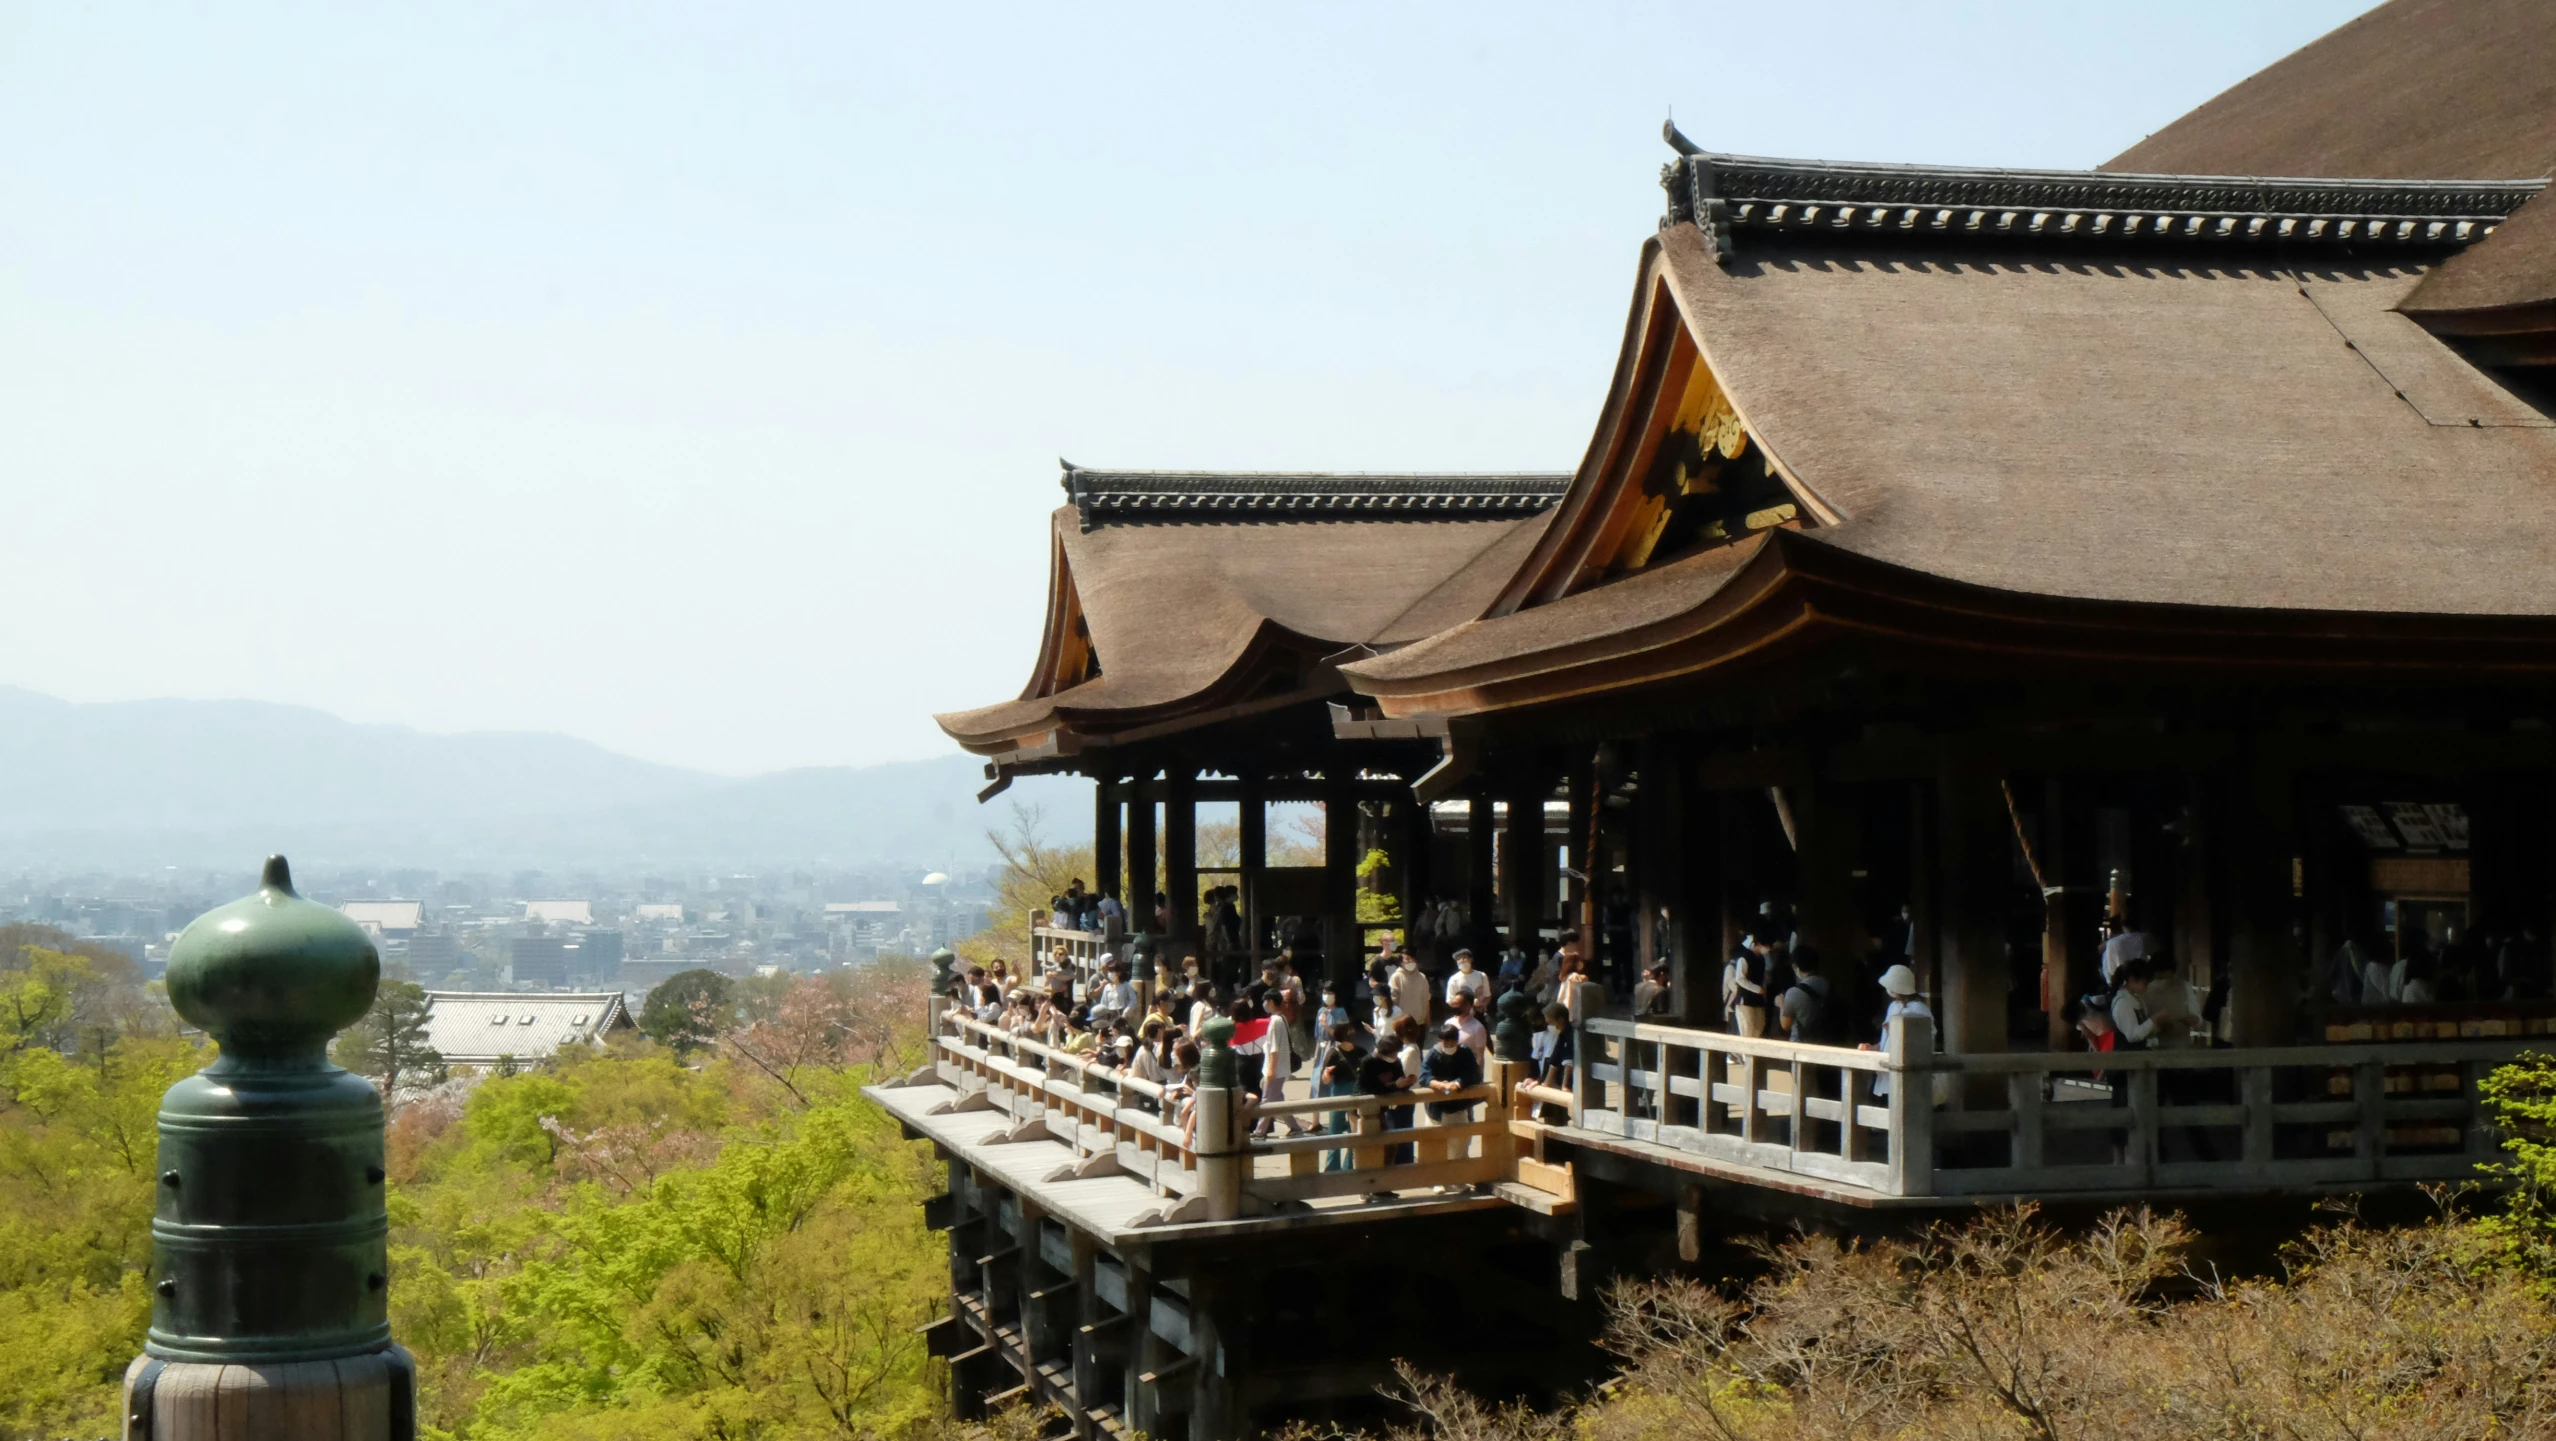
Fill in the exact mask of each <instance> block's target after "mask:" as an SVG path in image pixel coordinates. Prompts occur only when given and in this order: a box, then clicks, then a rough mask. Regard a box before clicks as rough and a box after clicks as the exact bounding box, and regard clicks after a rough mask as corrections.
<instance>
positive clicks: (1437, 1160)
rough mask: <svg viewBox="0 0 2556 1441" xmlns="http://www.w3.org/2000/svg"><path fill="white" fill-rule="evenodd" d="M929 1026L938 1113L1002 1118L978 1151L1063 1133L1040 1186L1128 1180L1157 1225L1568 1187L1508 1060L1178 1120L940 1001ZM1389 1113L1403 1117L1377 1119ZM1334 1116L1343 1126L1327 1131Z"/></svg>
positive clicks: (1109, 1071)
mask: <svg viewBox="0 0 2556 1441" xmlns="http://www.w3.org/2000/svg"><path fill="white" fill-rule="evenodd" d="M934 1032H935V1034H934V1038H933V1044H934V1063H935V1069H936V1070H937V1072H938V1073H939V1076H940V1079H941V1080H942V1081H943V1082H944V1083H945V1084H948V1085H950V1086H952V1087H953V1088H955V1089H956V1090H958V1092H959V1095H958V1096H956V1097H954V1098H953V1099H952V1100H950V1101H948V1102H945V1103H943V1109H945V1110H949V1111H965V1110H997V1111H1000V1112H1002V1113H1003V1114H1004V1115H1005V1116H1006V1117H1007V1118H1008V1120H1009V1124H1008V1125H1006V1126H1005V1127H1004V1128H1003V1129H1001V1130H999V1131H997V1132H996V1133H995V1134H994V1135H992V1136H991V1137H989V1138H987V1139H986V1140H985V1141H984V1142H982V1143H981V1144H987V1145H1002V1144H1009V1143H1012V1142H1017V1141H1028V1140H1052V1141H1058V1142H1062V1143H1064V1144H1066V1145H1068V1146H1070V1147H1071V1148H1072V1149H1073V1151H1074V1154H1075V1160H1074V1161H1073V1162H1072V1163H1070V1164H1069V1165H1067V1166H1065V1167H1063V1168H1061V1169H1060V1170H1059V1171H1057V1172H1056V1173H1055V1174H1054V1175H1052V1176H1050V1177H1049V1179H1051V1180H1063V1179H1067V1178H1068V1177H1073V1178H1086V1177H1091V1176H1100V1175H1108V1174H1113V1173H1123V1174H1126V1175H1130V1176H1133V1177H1136V1178H1137V1179H1139V1180H1142V1181H1144V1182H1146V1183H1148V1184H1149V1185H1151V1186H1152V1187H1153V1188H1154V1192H1155V1194H1157V1195H1159V1196H1163V1197H1165V1198H1166V1200H1167V1203H1168V1204H1167V1205H1166V1206H1165V1207H1164V1208H1163V1210H1162V1211H1161V1212H1160V1213H1159V1214H1158V1215H1157V1216H1156V1217H1155V1218H1154V1219H1155V1220H1156V1221H1158V1222H1161V1223H1166V1224H1168V1223H1173V1222H1180V1221H1189V1220H1230V1219H1236V1218H1239V1217H1242V1216H1246V1215H1252V1214H1265V1213H1268V1212H1271V1211H1275V1210H1279V1209H1283V1208H1286V1207H1288V1206H1290V1205H1297V1204H1301V1203H1306V1202H1312V1201H1316V1200H1321V1199H1325V1198H1336V1197H1349V1196H1357V1197H1367V1196H1376V1195H1382V1194H1386V1193H1389V1192H1400V1191H1410V1190H1416V1189H1420V1188H1424V1187H1432V1186H1465V1185H1488V1184H1492V1183H1497V1182H1509V1181H1518V1182H1522V1183H1523V1184H1525V1185H1528V1186H1529V1187H1532V1188H1535V1189H1537V1190H1539V1191H1540V1192H1542V1193H1544V1194H1548V1195H1554V1196H1559V1197H1563V1198H1567V1197H1568V1196H1569V1195H1570V1178H1569V1174H1568V1171H1567V1169H1566V1168H1563V1167H1558V1166H1548V1165H1544V1164H1542V1161H1541V1137H1542V1134H1543V1132H1544V1129H1545V1128H1544V1127H1543V1126H1542V1125H1541V1124H1540V1123H1538V1122H1537V1121H1535V1120H1534V1118H1533V1116H1532V1114H1531V1112H1532V1111H1533V1109H1534V1108H1535V1107H1536V1106H1537V1105H1538V1104H1540V1103H1542V1102H1545V1101H1549V1100H1550V1099H1551V1098H1553V1097H1556V1096H1561V1095H1562V1093H1560V1092H1554V1091H1542V1090H1540V1088H1536V1087H1531V1086H1527V1085H1524V1084H1523V1079H1524V1068H1523V1067H1522V1066H1518V1065H1516V1064H1514V1063H1508V1062H1494V1063H1493V1071H1494V1073H1495V1074H1494V1079H1493V1080H1492V1081H1489V1082H1486V1083H1484V1084H1482V1085H1478V1086H1473V1087H1469V1088H1467V1089H1464V1090H1459V1091H1453V1092H1449V1093H1445V1094H1439V1093H1437V1092H1432V1091H1425V1090H1415V1091H1412V1092H1409V1093H1406V1094H1404V1095H1401V1096H1397V1097H1392V1098H1388V1097H1384V1096H1367V1095H1355V1096H1320V1097H1313V1098H1309V1099H1305V1100H1295V1101H1276V1102H1271V1103H1269V1104H1266V1105H1259V1104H1254V1103H1252V1102H1250V1101H1249V1100H1248V1099H1247V1098H1245V1097H1242V1096H1240V1095H1238V1094H1234V1093H1228V1092H1224V1091H1218V1090H1214V1089H1201V1090H1199V1091H1198V1092H1196V1093H1195V1100H1194V1102H1193V1103H1192V1105H1191V1107H1190V1108H1189V1109H1188V1111H1187V1113H1184V1108H1183V1107H1182V1106H1181V1105H1179V1104H1178V1103H1177V1102H1178V1099H1179V1098H1177V1097H1175V1096H1170V1095H1167V1094H1166V1091H1165V1088H1164V1087H1162V1086H1160V1085H1157V1084H1155V1083H1153V1082H1149V1081H1145V1080H1142V1079H1139V1078H1137V1077H1135V1076H1131V1075H1128V1074H1125V1073H1124V1072H1122V1071H1120V1070H1118V1069H1116V1068H1114V1067H1111V1066H1106V1065H1102V1064H1100V1063H1098V1062H1095V1061H1092V1060H1089V1059H1086V1058H1084V1057H1082V1056H1078V1055H1074V1054H1072V1053H1070V1052H1068V1051H1065V1050H1063V1049H1062V1048H1060V1047H1056V1046H1052V1045H1049V1044H1047V1043H1046V1042H1044V1041H1042V1040H1038V1039H1035V1038H1032V1037H1029V1036H1025V1035H1015V1034H1012V1033H1011V1032H1008V1031H1006V1030H1004V1029H1003V1028H1001V1027H999V1026H994V1025H989V1024H987V1023H986V1022H983V1021H979V1020H977V1019H976V1018H975V1017H973V1016H970V1015H968V1014H967V1013H966V1012H965V1011H963V1010H960V1009H959V1008H957V1007H955V1006H945V1007H943V1008H942V1009H941V1011H940V1014H939V1016H938V1017H937V1019H936V1020H935V1023H934ZM1531 1092H1535V1093H1538V1094H1537V1095H1530V1094H1529V1093H1531ZM1564 1099H1567V1097H1565V1098H1564ZM1431 1105H1442V1106H1461V1107H1465V1108H1467V1110H1466V1112H1465V1113H1464V1114H1465V1115H1466V1117H1467V1118H1466V1119H1463V1120H1458V1119H1457V1118H1456V1117H1454V1116H1450V1117H1449V1118H1448V1119H1447V1120H1446V1121H1445V1122H1443V1123H1439V1122H1435V1121H1431V1120H1428V1119H1426V1117H1427V1114H1428V1112H1427V1110H1426V1108H1427V1107H1429V1106H1431ZM1482 1106H1487V1107H1488V1108H1489V1109H1488V1114H1487V1115H1486V1116H1484V1117H1483V1118H1482V1119H1471V1118H1470V1117H1471V1108H1474V1107H1482ZM1387 1111H1394V1112H1397V1113H1399V1114H1400V1115H1402V1116H1407V1117H1409V1118H1410V1120H1409V1122H1408V1123H1406V1124H1401V1125H1395V1126H1392V1127H1388V1126H1387V1124H1386V1120H1385V1112H1387ZM1262 1121H1266V1122H1268V1123H1270V1125H1271V1126H1272V1128H1273V1130H1274V1129H1275V1128H1277V1127H1281V1126H1285V1125H1287V1124H1288V1123H1290V1122H1297V1123H1302V1124H1310V1125H1312V1126H1314V1127H1316V1128H1317V1129H1316V1131H1315V1132H1314V1133H1313V1134H1310V1135H1297V1136H1284V1137H1281V1136H1276V1135H1272V1136H1269V1137H1265V1138H1260V1139H1254V1138H1252V1137H1251V1135H1250V1132H1251V1131H1252V1129H1253V1128H1254V1127H1255V1125H1256V1124H1258V1123H1260V1122H1262ZM1334 1124H1338V1125H1340V1126H1341V1127H1342V1129H1340V1130H1338V1131H1334V1130H1332V1129H1330V1127H1331V1126H1333V1125H1334ZM1522 1158H1523V1160H1522ZM1326 1161H1328V1162H1329V1163H1330V1164H1328V1165H1326Z"/></svg>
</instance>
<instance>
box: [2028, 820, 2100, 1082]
mask: <svg viewBox="0 0 2556 1441" xmlns="http://www.w3.org/2000/svg"><path fill="white" fill-rule="evenodd" d="M2091 799H2092V796H2091V794H2090V792H2089V790H2088V788H2087V786H2086V783H2085V782H2084V781H2081V780H2073V779H2067V780H2063V779H2061V778H2059V777H2057V776H2052V777H2049V778H2047V779H2045V780H2044V781H2043V782H2042V783H2041V857H2040V860H2041V872H2042V880H2043V882H2044V883H2045V885H2048V886H2053V887H2056V888H2057V889H2056V890H2055V891H2050V892H2047V893H2045V894H2044V895H2043V896H2042V898H2041V918H2042V919H2041V1008H2042V1010H2043V1011H2044V1012H2046V1013H2047V1015H2048V1017H2049V1023H2048V1027H2047V1034H2048V1037H2049V1044H2050V1049H2052V1050H2054V1051H2057V1050H2065V1049H2066V1048H2067V1047H2068V1045H2069V1026H2068V1021H2067V1016H2066V1007H2067V1004H2068V999H2069V998H2070V997H2071V996H2082V995H2084V994H2086V993H2087V992H2088V991H2091V990H2093V989H2094V988H2095V986H2096V984H2097V983H2098V982H2099V981H2100V980H2101V978H2102V977H2101V971H2102V967H2101V963H2100V961H2099V959H2098V957H2097V955H2096V951H2095V938H2096V928H2097V926H2098V925H2099V923H2100V922H2101V919H2102V916H2103V904H2104V895H2105V878H2104V877H2103V876H2100V875H2098V874H2096V873H2095V844H2094V841H2095V837H2094V807H2093V806H2092V805H2091V804H2089V801H2090V800H2091Z"/></svg>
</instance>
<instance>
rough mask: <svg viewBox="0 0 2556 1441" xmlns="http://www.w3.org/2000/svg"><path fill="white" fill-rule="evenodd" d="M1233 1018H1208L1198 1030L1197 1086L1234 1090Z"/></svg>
mask: <svg viewBox="0 0 2556 1441" xmlns="http://www.w3.org/2000/svg"><path fill="white" fill-rule="evenodd" d="M1234 1081H1235V1076H1234V1018H1233V1017H1231V1016H1209V1017H1208V1018H1207V1024H1205V1025H1203V1026H1200V1027H1199V1028H1198V1084H1199V1085H1200V1086H1201V1087H1222V1088H1224V1089H1225V1090H1228V1091H1230V1090H1232V1089H1233V1088H1234Z"/></svg>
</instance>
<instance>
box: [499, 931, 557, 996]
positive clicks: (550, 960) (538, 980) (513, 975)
mask: <svg viewBox="0 0 2556 1441" xmlns="http://www.w3.org/2000/svg"><path fill="white" fill-rule="evenodd" d="M506 958H507V968H508V974H509V978H510V979H511V980H513V982H514V983H515V984H516V985H518V986H564V985H566V984H568V938H567V937H565V936H516V937H514V938H512V939H511V940H509V941H508V942H507V943H506Z"/></svg>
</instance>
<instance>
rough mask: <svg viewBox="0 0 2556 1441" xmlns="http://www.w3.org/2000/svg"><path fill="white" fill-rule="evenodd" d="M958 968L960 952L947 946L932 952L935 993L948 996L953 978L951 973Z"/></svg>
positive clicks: (933, 992)
mask: <svg viewBox="0 0 2556 1441" xmlns="http://www.w3.org/2000/svg"><path fill="white" fill-rule="evenodd" d="M957 968H958V952H956V951H953V950H951V949H950V948H949V947H947V946H943V947H941V948H940V949H939V950H937V951H934V952H933V953H932V994H933V995H936V996H946V995H948V994H949V993H950V981H951V979H952V977H951V975H950V973H951V972H952V971H954V970H956V969H957Z"/></svg>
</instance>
